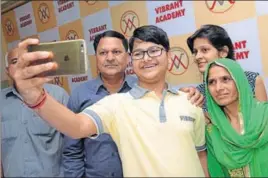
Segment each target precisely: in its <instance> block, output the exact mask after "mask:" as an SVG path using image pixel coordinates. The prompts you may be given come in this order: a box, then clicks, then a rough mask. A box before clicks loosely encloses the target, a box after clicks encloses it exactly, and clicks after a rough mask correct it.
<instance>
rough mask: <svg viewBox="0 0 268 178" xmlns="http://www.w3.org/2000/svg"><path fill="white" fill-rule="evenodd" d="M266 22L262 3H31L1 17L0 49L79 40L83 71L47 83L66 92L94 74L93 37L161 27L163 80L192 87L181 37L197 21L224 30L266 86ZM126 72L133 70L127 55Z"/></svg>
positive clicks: (192, 71)
mask: <svg viewBox="0 0 268 178" xmlns="http://www.w3.org/2000/svg"><path fill="white" fill-rule="evenodd" d="M267 22H268V2H265V1H235V0H224V1H222V0H204V1H183V0H178V1H93V0H84V1H66V0H59V1H33V2H29V3H27V4H24V5H23V6H20V7H17V8H15V9H14V10H12V11H9V12H7V13H5V14H3V15H2V32H3V36H4V39H5V40H4V41H2V50H3V51H4V52H6V51H7V50H9V49H12V48H14V47H16V45H17V44H18V43H19V42H20V41H21V40H23V39H25V38H28V37H36V38H39V39H40V41H41V42H49V41H58V40H72V39H85V40H86V43H87V51H88V59H89V70H88V73H87V74H84V75H79V76H69V77H55V79H54V81H53V83H55V84H57V85H60V86H62V87H64V88H65V89H66V90H67V91H68V92H70V91H72V90H73V89H74V88H75V87H77V86H78V85H79V84H81V83H83V82H85V81H87V80H89V79H91V78H93V77H96V76H97V72H98V71H97V68H96V58H95V55H94V54H95V52H94V48H93V40H94V38H95V36H96V35H98V34H99V33H102V32H104V31H106V30H110V29H113V30H117V31H119V32H121V33H122V34H124V35H125V36H126V37H127V38H130V37H131V36H132V33H133V31H134V30H135V29H136V28H137V27H139V26H142V25H147V24H153V25H157V26H159V27H161V28H163V29H164V30H165V31H166V32H167V34H168V36H169V38H170V43H171V51H172V59H171V60H170V61H169V67H168V72H167V81H168V82H170V83H172V84H176V85H181V86H187V85H196V84H198V83H200V82H201V76H200V74H199V72H198V70H197V66H196V65H195V64H194V62H193V59H192V57H191V53H190V51H189V49H188V47H187V45H186V39H187V37H189V36H190V35H191V34H192V33H193V32H194V31H195V30H196V29H198V28H199V27H200V26H201V25H203V24H217V25H221V26H222V27H224V28H225V29H226V30H227V31H228V33H229V34H230V36H231V38H232V40H233V43H234V47H235V57H236V59H237V61H238V62H239V63H240V64H241V65H242V67H243V68H244V69H245V70H250V71H254V72H259V73H260V74H261V75H262V77H263V78H264V81H265V82H266V85H268V50H267V49H266V46H267V45H266V44H267V43H268V33H267V32H268V23H267ZM3 43H4V44H3ZM2 58H3V55H2ZM1 71H2V72H1V73H2V76H3V77H2V78H1V81H2V83H3V84H4V85H2V87H3V86H4V87H7V84H6V83H7V82H6V80H7V77H6V76H5V75H4V72H3V71H4V65H2V66H1ZM126 73H127V74H128V75H132V74H134V72H133V69H132V63H131V60H130V59H129V64H128V67H127V70H126Z"/></svg>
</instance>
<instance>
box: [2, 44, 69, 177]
mask: <svg viewBox="0 0 268 178" xmlns="http://www.w3.org/2000/svg"><path fill="white" fill-rule="evenodd" d="M21 52H22V50H21V49H20V48H15V49H13V50H11V51H10V52H8V55H7V60H6V63H7V64H6V65H7V67H6V72H7V75H8V76H9V77H10V79H11V80H12V83H13V85H12V86H11V87H9V88H6V89H4V90H2V91H1V96H0V97H1V98H0V115H1V125H2V135H1V137H2V149H1V151H2V154H1V159H2V164H3V170H2V171H3V174H4V177H63V166H62V163H61V161H62V159H61V158H62V147H63V135H62V134H61V133H60V132H59V131H57V130H56V129H54V128H53V127H51V126H50V125H49V124H48V123H47V122H46V121H44V120H43V119H41V118H40V117H39V115H38V114H37V113H36V112H35V111H34V107H29V106H27V105H26V104H25V102H24V100H23V98H22V96H21V95H20V94H19V92H18V90H17V87H16V85H15V83H14V82H13V81H14V80H13V79H14V74H15V73H16V70H17V65H18V56H19V53H21ZM44 88H45V90H46V91H47V93H49V95H51V96H53V97H54V98H55V100H56V101H57V102H59V103H61V104H63V105H66V104H67V101H68V98H69V97H68V94H67V93H66V92H65V90H64V89H62V88H60V87H58V86H56V85H52V84H45V85H44Z"/></svg>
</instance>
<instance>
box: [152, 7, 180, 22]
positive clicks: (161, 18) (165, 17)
mask: <svg viewBox="0 0 268 178" xmlns="http://www.w3.org/2000/svg"><path fill="white" fill-rule="evenodd" d="M182 16H185V9H181V10H177V11H174V12H171V13H168V14H164V15H160V16H159V17H156V19H155V23H160V22H165V21H168V20H172V19H176V18H179V17H182Z"/></svg>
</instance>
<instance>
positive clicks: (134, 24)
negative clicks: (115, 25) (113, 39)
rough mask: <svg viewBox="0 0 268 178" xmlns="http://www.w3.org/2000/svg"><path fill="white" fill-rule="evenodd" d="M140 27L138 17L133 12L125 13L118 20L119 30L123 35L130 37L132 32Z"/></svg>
mask: <svg viewBox="0 0 268 178" xmlns="http://www.w3.org/2000/svg"><path fill="white" fill-rule="evenodd" d="M139 26H140V20H139V17H138V15H137V14H136V13H135V12H134V11H126V12H125V13H124V14H123V15H122V17H121V20H120V28H121V31H122V32H123V34H124V35H125V36H127V37H131V36H132V34H133V31H134V30H135V29H136V28H138V27H139Z"/></svg>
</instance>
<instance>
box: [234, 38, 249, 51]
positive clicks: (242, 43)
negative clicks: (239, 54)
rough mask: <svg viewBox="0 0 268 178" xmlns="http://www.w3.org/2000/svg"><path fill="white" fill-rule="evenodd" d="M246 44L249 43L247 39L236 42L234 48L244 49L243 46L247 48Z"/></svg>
mask: <svg viewBox="0 0 268 178" xmlns="http://www.w3.org/2000/svg"><path fill="white" fill-rule="evenodd" d="M246 44H247V41H246V40H243V41H238V42H235V43H234V49H243V48H246Z"/></svg>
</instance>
